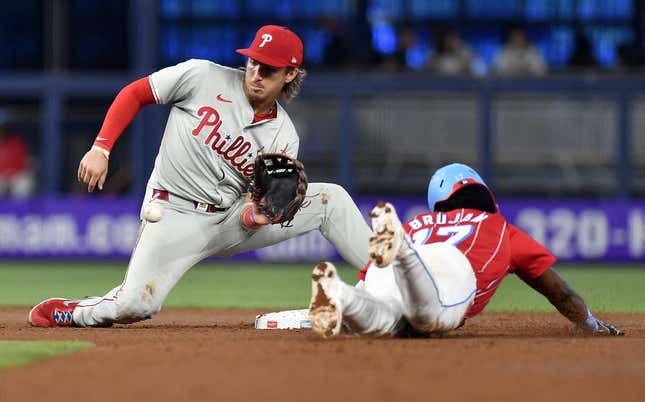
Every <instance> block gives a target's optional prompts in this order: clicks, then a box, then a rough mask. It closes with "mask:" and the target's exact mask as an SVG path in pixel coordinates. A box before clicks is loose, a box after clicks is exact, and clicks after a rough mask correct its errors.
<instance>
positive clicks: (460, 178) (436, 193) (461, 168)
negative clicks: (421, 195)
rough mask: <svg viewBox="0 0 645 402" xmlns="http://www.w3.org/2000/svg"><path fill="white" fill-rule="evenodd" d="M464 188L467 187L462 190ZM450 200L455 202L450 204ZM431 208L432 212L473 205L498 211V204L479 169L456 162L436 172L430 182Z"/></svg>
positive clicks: (429, 203) (429, 196)
mask: <svg viewBox="0 0 645 402" xmlns="http://www.w3.org/2000/svg"><path fill="white" fill-rule="evenodd" d="M462 189H467V190H463V191H459V190H462ZM458 191H459V193H458ZM457 193H458V194H459V196H457V195H456V194H457ZM450 200H452V201H453V203H449V202H448V201H450ZM428 208H429V209H430V211H437V210H440V211H446V210H450V209H455V208H473V209H480V210H482V211H487V212H493V213H494V212H497V203H496V202H495V197H493V193H492V192H491V191H490V189H489V188H488V186H487V185H486V183H485V182H484V179H482V178H481V176H480V175H479V174H478V173H477V172H476V171H475V169H473V168H471V167H470V166H468V165H464V164H462V163H452V164H450V165H446V166H443V167H441V168H439V169H438V170H437V171H436V172H435V173H434V174H433V175H432V178H431V179H430V183H429V184H428Z"/></svg>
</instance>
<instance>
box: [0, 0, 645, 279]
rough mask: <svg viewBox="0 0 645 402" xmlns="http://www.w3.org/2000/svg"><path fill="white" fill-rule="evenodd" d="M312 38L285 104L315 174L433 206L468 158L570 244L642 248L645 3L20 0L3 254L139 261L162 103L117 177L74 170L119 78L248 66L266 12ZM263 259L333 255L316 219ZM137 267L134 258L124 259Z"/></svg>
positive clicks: (635, 254)
mask: <svg viewBox="0 0 645 402" xmlns="http://www.w3.org/2000/svg"><path fill="white" fill-rule="evenodd" d="M266 23H273V24H281V25H286V26H288V27H290V28H292V29H293V30H294V31H296V32H297V33H298V34H300V35H301V37H302V38H303V40H304V42H305V67H306V68H307V69H308V71H309V73H310V75H309V77H308V78H307V80H306V81H305V84H304V86H303V91H302V93H301V95H300V96H299V97H298V98H297V99H296V100H295V101H294V102H293V103H292V104H290V105H288V107H287V108H288V110H289V112H290V114H291V117H292V119H293V121H294V123H295V124H296V127H297V128H298V130H299V133H300V135H301V151H300V157H301V159H302V160H303V161H304V162H305V165H306V167H307V170H308V173H309V176H310V178H311V180H312V181H332V182H336V183H339V184H341V185H343V186H344V187H345V188H347V189H348V191H349V192H350V193H351V194H352V195H353V196H354V197H355V199H356V200H357V203H358V204H359V206H360V207H361V209H363V210H368V209H369V208H370V206H371V205H372V203H373V202H374V201H375V200H376V199H378V198H383V197H385V198H388V199H390V200H392V201H393V202H395V203H396V204H397V205H399V206H400V208H401V209H402V210H403V211H404V212H403V213H404V215H410V214H412V213H414V212H415V211H418V210H419V209H423V208H424V197H425V190H426V186H427V181H428V179H429V175H430V174H431V172H432V171H433V170H434V169H436V168H437V167H439V166H440V165H442V164H445V163H448V162H453V161H459V162H464V163H468V164H471V165H472V166H474V167H475V168H477V169H478V170H479V171H480V172H481V173H482V175H483V176H484V177H485V178H486V180H487V182H488V184H489V185H490V186H491V187H492V188H493V190H494V192H495V193H496V194H497V196H498V198H499V202H500V205H501V207H502V210H503V212H504V213H505V214H506V215H507V216H508V217H509V219H510V220H511V221H513V222H515V223H516V224H518V225H519V226H521V227H522V228H524V229H526V230H527V231H528V232H529V233H531V234H532V235H533V236H534V237H536V238H537V239H538V240H540V241H541V242H542V243H543V244H545V245H546V246H547V247H549V248H550V249H552V250H553V251H554V253H555V254H556V255H558V257H559V258H560V259H561V260H563V261H569V262H577V263H580V262H583V263H588V262H609V263H612V264H613V263H616V262H622V263H626V262H631V263H636V264H638V263H640V262H642V261H643V258H644V255H645V202H643V197H644V196H645V134H644V132H645V80H644V77H645V76H644V75H643V73H645V43H644V38H645V36H644V35H645V2H642V1H638V0H399V1H397V0H318V1H311V2H308V1H300V0H274V1H260V0H131V1H127V0H112V1H109V2H108V1H98V0H22V1H20V2H8V3H6V4H3V13H1V14H0V132H2V133H3V134H2V135H1V136H0V169H1V170H0V177H1V178H2V179H1V181H2V182H1V183H0V190H1V191H2V197H3V198H1V199H0V258H2V259H4V260H6V261H15V260H16V259H20V260H32V259H38V260H39V261H44V260H48V259H58V260H61V259H62V260H68V259H82V260H92V259H97V260H101V259H116V260H120V259H123V260H124V259H127V257H128V256H129V254H130V250H131V247H132V245H133V243H134V239H135V237H136V233H137V225H138V207H139V202H140V200H141V197H142V196H143V192H144V189H145V183H146V181H147V178H148V175H149V173H150V171H151V170H152V166H153V162H154V158H155V156H156V153H157V149H158V144H159V142H160V140H161V135H162V133H163V128H164V125H165V120H166V115H167V112H168V109H167V108H165V107H160V106H155V107H148V108H145V109H144V110H143V111H142V112H141V113H140V114H139V116H138V117H137V118H136V120H135V121H134V122H133V124H132V125H131V126H130V127H129V128H128V130H127V132H126V133H125V134H124V135H123V136H122V137H121V139H120V140H119V142H118V143H117V145H116V147H115V150H114V152H113V154H112V157H111V164H110V170H111V171H110V175H109V177H108V181H107V183H106V187H105V190H104V191H103V192H101V193H99V194H87V193H86V190H85V188H84V187H83V186H81V185H79V184H78V183H77V182H76V180H75V178H76V169H77V166H78V162H79V160H80V158H81V157H82V155H83V154H84V153H85V152H86V150H87V149H88V148H89V147H90V145H91V143H92V141H93V139H94V137H95V135H96V133H97V132H98V130H99V128H100V126H101V123H102V120H103V117H104V115H105V112H106V110H107V108H108V106H109V105H110V103H111V101H112V99H113V98H114V96H115V95H116V93H117V92H118V91H119V89H120V88H121V87H123V86H124V85H126V84H127V83H128V82H130V81H132V80H134V79H136V78H139V77H141V76H145V75H147V74H149V73H151V72H153V71H155V70H158V69H160V68H162V67H165V66H168V65H172V64H175V63H177V62H180V61H183V60H185V59H188V58H205V59H210V60H213V61H215V62H218V63H221V64H226V65H231V66H236V65H242V63H243V62H244V61H243V60H242V58H241V56H239V55H237V54H236V53H235V52H234V49H236V48H238V47H244V46H246V45H247V44H248V43H250V41H251V39H252V37H253V34H254V32H255V30H256V29H257V28H258V27H259V26H260V25H263V24H266ZM241 258H243V259H246V260H247V262H248V260H251V261H254V260H260V261H272V262H281V261H287V260H288V261H302V260H306V261H311V260H319V259H322V258H337V256H336V254H335V252H334V250H333V249H332V248H331V246H330V245H329V244H327V243H326V242H325V241H324V240H323V239H322V238H321V237H320V236H319V235H318V234H312V235H308V236H304V237H302V238H299V239H294V240H292V241H289V242H286V243H283V244H281V245H277V246H274V247H270V248H268V249H265V250H260V251H258V252H254V253H249V254H247V255H244V256H242V257H241ZM123 266H124V267H125V263H124V264H123Z"/></svg>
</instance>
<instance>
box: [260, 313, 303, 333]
mask: <svg viewBox="0 0 645 402" xmlns="http://www.w3.org/2000/svg"><path fill="white" fill-rule="evenodd" d="M255 329H311V322H310V321H309V309H306V308H305V309H300V310H285V311H276V312H272V313H266V314H260V315H258V316H256V317H255Z"/></svg>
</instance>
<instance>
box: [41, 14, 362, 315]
mask: <svg viewBox="0 0 645 402" xmlns="http://www.w3.org/2000/svg"><path fill="white" fill-rule="evenodd" d="M237 52H238V53H240V54H242V55H245V56H247V57H248V61H247V63H246V68H245V69H235V68H229V67H224V66H221V65H218V64H215V63H213V62H210V61H205V60H189V61H186V62H183V63H180V64H177V65H176V66H172V67H168V68H164V69H162V70H160V71H157V72H155V73H153V74H151V75H150V76H148V77H144V78H141V79H139V80H137V81H135V82H133V83H131V84H129V85H127V86H126V87H125V88H123V89H122V90H121V92H120V93H119V94H118V95H117V97H116V98H115V100H114V102H113V103H112V105H111V106H110V108H109V110H108V112H107V114H106V117H105V120H104V122H103V126H102V128H101V130H100V132H99V134H98V135H97V137H96V139H95V142H94V145H93V146H92V149H91V150H89V151H88V152H87V153H86V154H85V156H84V157H83V159H82V160H81V162H80V165H79V170H78V179H79V181H81V182H83V183H86V184H87V185H88V191H93V190H94V189H95V188H96V187H98V188H99V189H102V188H103V184H104V182H105V179H106V175H107V171H108V161H109V156H110V151H111V149H112V146H113V145H114V143H115V141H116V139H117V138H118V136H119V135H120V134H121V133H122V132H123V130H124V129H125V128H126V127H127V125H128V124H129V123H130V122H131V121H132V119H133V118H134V116H135V115H136V114H137V112H138V110H139V109H140V108H141V107H143V106H144V105H147V104H153V103H157V104H170V105H172V109H171V111H170V115H169V117H168V121H167V123H166V128H165V132H164V136H163V140H162V142H161V147H160V149H159V154H158V155H157V158H156V161H155V166H154V170H153V172H152V175H151V177H150V179H149V181H148V186H147V192H146V194H145V198H144V200H143V205H142V209H141V217H142V223H141V228H140V233H139V237H138V240H137V242H136V245H135V247H134V250H133V252H132V256H131V259H130V262H129V265H128V270H127V273H126V275H125V279H124V281H123V283H121V284H120V285H118V286H116V287H115V288H114V289H112V290H111V291H109V292H108V293H107V294H106V295H105V296H103V297H90V298H86V299H82V300H68V299H62V298H54V299H48V300H45V301H43V302H41V303H40V304H38V305H36V306H35V307H34V308H33V309H32V310H31V311H30V313H29V322H30V323H31V324H32V325H34V326H44V327H50V326H110V325H112V324H113V323H124V324H125V323H132V322H136V321H140V320H144V319H148V318H151V317H152V316H153V315H155V314H156V313H158V312H159V311H160V309H161V305H162V303H163V301H164V300H165V299H166V297H167V295H168V293H169V292H170V290H171V289H172V288H173V287H174V286H175V284H176V283H177V282H178V281H179V279H180V278H181V277H182V275H184V273H185V272H186V271H188V270H189V269H190V268H191V267H192V266H194V265H195V264H197V263H198V262H199V261H201V260H203V259H204V258H206V257H209V256H230V255H233V254H236V253H240V252H243V251H247V250H252V249H257V248H261V247H265V246H269V245H271V244H275V243H278V242H280V241H283V240H286V239H289V238H292V237H294V236H299V235H302V234H305V233H308V232H310V231H312V230H319V231H320V232H321V233H322V235H323V236H324V237H326V238H327V239H328V240H329V241H330V242H331V243H332V244H333V245H334V246H335V247H336V248H337V249H338V251H339V253H340V254H341V255H342V257H343V258H344V259H345V260H346V261H348V262H349V263H350V264H352V265H354V266H356V267H357V268H361V267H363V265H364V264H365V263H367V262H368V261H369V256H368V254H367V243H368V241H369V237H370V235H371V231H370V229H369V227H368V225H367V223H366V222H365V220H364V219H363V217H362V215H361V213H360V211H359V210H358V208H357V207H356V204H355V203H354V202H353V200H352V199H351V197H350V196H349V195H348V194H347V192H346V191H345V190H344V189H343V188H342V187H340V186H338V185H335V184H328V183H310V185H309V187H308V190H307V196H306V201H305V204H304V206H303V207H302V209H301V210H300V211H299V212H298V213H297V214H296V215H295V218H294V220H293V221H292V224H291V225H290V226H287V227H282V226H281V225H271V224H268V223H269V221H268V219H267V218H266V217H265V216H263V215H261V214H260V213H258V212H257V209H256V208H255V207H254V204H253V203H252V202H251V201H250V200H249V198H248V197H247V194H246V192H247V188H248V185H249V182H250V179H251V178H252V175H253V163H254V160H255V157H256V156H257V154H258V152H260V151H262V152H283V153H286V154H287V155H289V156H291V157H294V158H295V157H297V153H298V143H299V141H298V134H297V133H296V130H295V128H294V126H293V123H292V122H291V119H290V118H289V116H288V115H287V113H286V111H285V110H284V109H283V108H282V106H281V105H280V104H279V103H278V102H277V99H278V97H279V96H280V95H282V96H283V98H285V100H286V101H289V100H290V99H291V98H293V97H294V96H295V95H296V94H297V92H298V89H299V87H300V83H301V82H302V79H303V78H304V75H305V72H304V70H303V69H301V68H300V65H301V63H302V57H303V45H302V42H301V40H300V38H299V37H298V36H297V35H296V34H295V33H294V32H292V31H290V30H289V29H287V28H284V27H279V26H274V25H268V26H264V27H261V28H260V29H259V30H258V31H257V33H256V36H255V38H254V40H253V42H252V43H251V45H250V46H249V48H246V49H238V50H237ZM249 212H250V213H249Z"/></svg>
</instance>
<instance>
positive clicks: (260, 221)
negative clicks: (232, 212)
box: [240, 202, 271, 230]
mask: <svg viewBox="0 0 645 402" xmlns="http://www.w3.org/2000/svg"><path fill="white" fill-rule="evenodd" d="M240 222H241V223H242V226H244V227H245V228H247V229H251V230H254V229H258V228H260V227H262V226H264V225H268V224H269V223H271V220H270V219H269V218H268V217H267V216H266V215H264V214H263V213H261V212H260V211H259V210H258V208H257V206H256V205H255V204H254V203H252V202H248V203H246V205H245V206H244V208H242V212H241V213H240Z"/></svg>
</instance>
